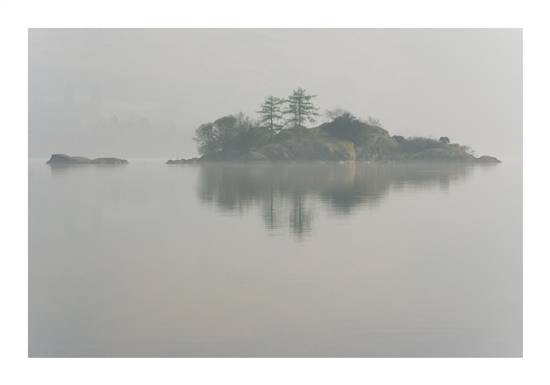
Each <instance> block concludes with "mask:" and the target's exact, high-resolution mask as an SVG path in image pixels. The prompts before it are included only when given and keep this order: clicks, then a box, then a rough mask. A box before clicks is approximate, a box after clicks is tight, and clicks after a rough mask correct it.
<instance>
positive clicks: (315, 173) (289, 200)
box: [199, 162, 476, 237]
mask: <svg viewBox="0 0 550 385" xmlns="http://www.w3.org/2000/svg"><path fill="white" fill-rule="evenodd" d="M474 167H476V166H474V165H469V164H430V163H416V164H367V163H360V162H349V163H343V164H340V163H249V164H246V163H208V164H201V165H199V197H200V199H201V201H202V202H204V203H213V204H214V205H215V206H216V207H217V208H218V209H220V210H223V211H229V212H238V213H243V212H245V211H247V210H249V209H252V208H258V209H259V210H260V213H261V216H262V218H263V221H264V224H265V226H266V228H267V229H268V230H276V229H280V228H284V227H286V226H288V228H289V229H290V231H292V233H294V234H295V235H297V236H298V237H302V236H303V235H305V234H307V233H309V232H310V231H311V228H312V223H313V221H314V218H315V216H316V215H317V213H318V211H319V210H320V209H321V207H325V208H328V209H329V210H330V211H332V212H335V213H337V214H341V215H348V214H350V213H351V212H353V211H354V210H355V209H357V208H359V207H362V206H366V205H374V204H377V203H379V202H380V201H381V200H382V199H384V197H385V196H387V195H388V193H389V192H390V191H391V189H403V188H420V189H425V188H433V187H439V188H442V189H448V188H449V186H450V185H452V183H453V182H455V181H458V180H461V179H463V178H466V177H467V176H468V175H469V174H470V173H471V172H472V169H473V168H474Z"/></svg>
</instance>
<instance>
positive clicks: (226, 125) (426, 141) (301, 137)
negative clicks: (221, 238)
mask: <svg viewBox="0 0 550 385" xmlns="http://www.w3.org/2000/svg"><path fill="white" fill-rule="evenodd" d="M314 97H315V95H309V94H307V93H306V91H305V90H304V89H302V88H298V89H297V90H295V91H294V92H293V93H292V94H291V95H290V96H289V97H288V98H286V99H281V98H277V97H274V96H269V97H267V98H266V100H265V102H264V103H263V104H262V106H261V108H260V111H258V114H259V119H258V120H254V119H252V118H250V117H248V116H246V115H244V114H242V113H240V114H236V115H229V116H224V117H222V118H219V119H217V120H215V121H214V122H211V123H205V124H202V125H201V126H200V127H199V128H197V130H196V132H195V134H196V135H195V141H196V142H197V144H198V151H199V153H200V154H201V156H200V157H198V158H191V159H176V160H169V161H167V162H166V163H167V164H190V163H197V162H204V161H440V162H470V163H500V160H498V159H497V158H495V157H493V156H488V155H483V156H480V157H477V156H475V155H474V154H473V151H472V150H471V149H470V148H469V147H468V146H464V145H460V144H458V143H451V140H450V139H449V138H448V137H446V136H442V137H440V138H439V139H432V138H423V137H410V138H405V137H403V136H399V135H394V136H392V135H390V134H389V132H388V131H387V130H385V129H384V128H383V127H382V124H381V123H380V121H378V120H377V119H375V118H372V117H368V118H367V119H366V120H363V119H360V118H358V117H356V116H355V115H353V114H352V113H350V112H348V111H345V110H335V111H329V112H327V114H326V115H327V117H328V122H326V123H322V124H321V125H319V126H316V127H309V128H308V127H306V124H308V123H309V124H311V123H314V122H315V120H316V118H317V117H318V116H319V112H318V108H317V107H316V106H315V105H314V104H313V102H312V100H313V98H314Z"/></svg>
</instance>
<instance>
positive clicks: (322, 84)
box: [29, 29, 522, 161]
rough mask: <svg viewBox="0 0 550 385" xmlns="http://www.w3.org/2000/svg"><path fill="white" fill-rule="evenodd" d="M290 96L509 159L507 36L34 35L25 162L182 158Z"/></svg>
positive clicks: (518, 86) (517, 83)
mask: <svg viewBox="0 0 550 385" xmlns="http://www.w3.org/2000/svg"><path fill="white" fill-rule="evenodd" d="M296 87H304V88H306V89H307V90H308V91H309V92H311V93H314V94H316V95H318V97H317V98H316V102H317V104H318V106H319V107H320V108H321V111H324V110H326V109H333V108H344V109H347V110H350V111H351V112H353V113H354V114H356V115H357V116H360V117H364V118H366V117H367V116H369V115H371V116H374V117H376V118H378V119H380V120H381V122H382V123H383V125H384V127H385V128H386V129H388V130H389V131H390V133H391V134H394V135H395V134H397V135H403V136H417V135H418V136H420V135H421V136H431V137H436V138H437V137H439V136H449V137H450V138H451V140H452V141H456V142H459V143H462V144H467V145H470V146H471V147H472V148H473V149H474V150H476V152H477V153H478V154H491V155H495V156H497V157H499V158H501V159H503V160H504V161H506V160H509V159H521V152H522V33H521V30H519V29H506V30H503V29H491V30H488V29H475V30H471V29H470V30H460V29H454V30H453V29H447V30H441V29H416V30H411V29H392V30H390V29H380V30H377V29H363V30H358V29H341V30H335V29H325V30H317V29H310V30H273V29H211V30H208V29H178V30H172V29H160V30H154V29H153V30H152V29H148V30H146V29H135V30H128V29H124V30H123V29H119V30H117V29H58V30H47V29H32V30H30V31H29V156H30V157H33V158H46V157H48V156H49V155H50V154H51V153H56V152H62V153H69V154H75V155H85V156H121V157H127V158H163V159H167V158H172V157H182V156H185V157H187V156H193V155H195V154H196V147H195V143H194V142H193V140H192V138H193V135H194V130H195V129H196V128H197V127H198V126H199V125H200V124H201V123H204V122H208V121H212V120H214V119H216V118H219V117H221V116H223V115H227V114H232V113H237V112H240V111H242V112H245V113H248V114H251V115H253V114H254V112H255V111H256V110H257V109H258V108H259V105H260V104H261V102H262V101H263V99H264V97H265V96H266V95H270V94H272V95H275V96H281V97H284V96H287V95H288V94H289V93H290V92H291V91H292V90H293V89H294V88H296Z"/></svg>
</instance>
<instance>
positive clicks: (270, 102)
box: [258, 96, 285, 135]
mask: <svg viewBox="0 0 550 385" xmlns="http://www.w3.org/2000/svg"><path fill="white" fill-rule="evenodd" d="M284 102H285V100H284V99H280V98H277V97H275V96H268V97H267V98H265V101H264V103H263V104H262V106H261V107H260V108H261V109H260V111H258V113H259V114H260V121H261V123H262V126H264V127H266V128H267V129H269V131H270V132H271V134H272V135H273V134H275V133H276V132H277V131H279V130H280V129H281V128H283V125H282V124H281V120H282V118H283V114H282V111H281V106H282V105H283V103H284Z"/></svg>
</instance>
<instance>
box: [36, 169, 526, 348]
mask: <svg viewBox="0 0 550 385" xmlns="http://www.w3.org/2000/svg"><path fill="white" fill-rule="evenodd" d="M29 194H30V195H29V355H30V356H162V357H164V356H191V357H195V356H291V357H296V356H317V357H318V356H320V357H325V356H391V357H393V356H521V354H522V179H521V164H514V163H510V164H506V163H503V164H500V165H497V166H466V165H427V164H416V165H373V164H370V165H368V164H360V163H357V164H279V165H267V164H266V165H260V164H249V165H245V164H225V165H222V164H218V165H196V166H182V165H180V166H168V165H165V164H163V163H162V162H161V161H148V162H145V161H134V162H131V163H130V164H128V165H126V166H118V167H108V166H77V167H62V168H51V167H50V166H47V165H45V164H44V161H42V160H41V161H30V162H29Z"/></svg>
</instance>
